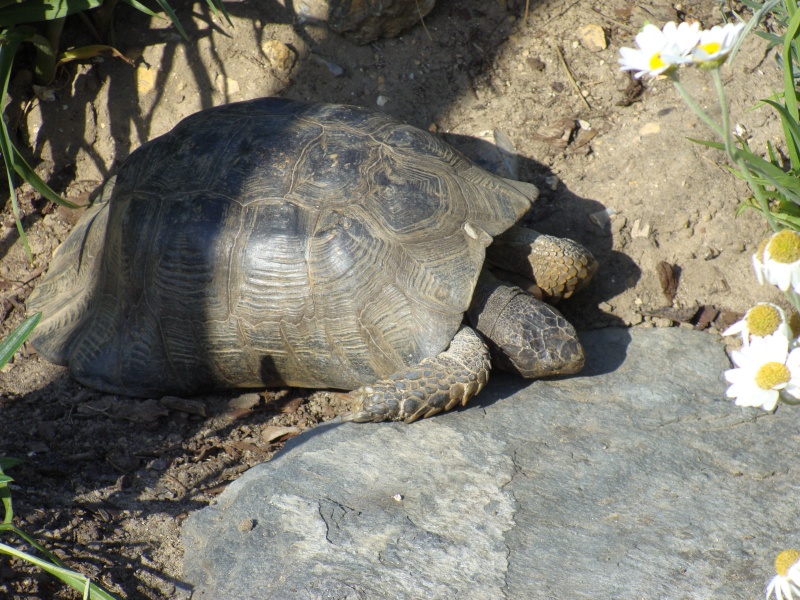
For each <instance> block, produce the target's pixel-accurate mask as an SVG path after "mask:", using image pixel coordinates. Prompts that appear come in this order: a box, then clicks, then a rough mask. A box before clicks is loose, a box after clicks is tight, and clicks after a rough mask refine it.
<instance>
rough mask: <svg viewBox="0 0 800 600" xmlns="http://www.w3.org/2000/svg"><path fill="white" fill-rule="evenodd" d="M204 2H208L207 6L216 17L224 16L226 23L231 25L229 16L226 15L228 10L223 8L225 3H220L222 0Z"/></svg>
mask: <svg viewBox="0 0 800 600" xmlns="http://www.w3.org/2000/svg"><path fill="white" fill-rule="evenodd" d="M206 4H208V7H209V8H210V9H211V10H212V12H213V13H214V15H215V16H216V17H217V18H218V19H219V18H220V15H222V16H224V17H225V20H226V21H227V22H228V25H230V26H231V27H233V23H232V22H231V17H230V15H228V11H227V10H226V9H225V5H224V4H223V3H222V0H206Z"/></svg>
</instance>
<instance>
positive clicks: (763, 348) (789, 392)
mask: <svg viewBox="0 0 800 600" xmlns="http://www.w3.org/2000/svg"><path fill="white" fill-rule="evenodd" d="M731 358H732V359H733V364H734V365H736V368H735V369H729V370H727V371H725V379H726V380H727V381H728V383H730V384H731V386H730V387H729V388H728V391H727V392H726V394H727V396H728V397H729V398H735V399H736V405H737V406H753V407H759V406H760V407H761V408H763V409H764V410H774V409H775V406H776V405H777V404H778V399H779V397H780V395H781V394H785V395H786V396H787V397H788V398H791V399H793V400H795V399H800V348H798V349H795V350H792V352H791V353H789V339H788V338H787V337H785V336H782V335H770V336H767V337H763V338H753V340H752V341H751V342H750V344H749V345H748V346H743V347H742V349H741V350H735V351H734V352H733V353H732V355H731Z"/></svg>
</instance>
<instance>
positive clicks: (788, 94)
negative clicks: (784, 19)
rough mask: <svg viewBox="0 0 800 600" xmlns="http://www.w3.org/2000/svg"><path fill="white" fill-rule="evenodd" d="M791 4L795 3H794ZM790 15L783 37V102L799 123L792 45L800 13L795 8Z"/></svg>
mask: <svg viewBox="0 0 800 600" xmlns="http://www.w3.org/2000/svg"><path fill="white" fill-rule="evenodd" d="M789 3H790V2H789V0H787V3H786V4H787V6H789ZM791 4H794V3H793V2H792V3H791ZM790 14H792V19H791V21H789V24H788V25H787V26H786V33H784V35H783V94H784V98H783V101H784V102H785V103H786V110H788V111H789V114H790V115H791V116H792V118H793V119H794V120H795V121H797V120H798V110H797V92H796V90H795V87H794V69H793V67H792V44H793V43H794V39H795V38H796V37H797V31H798V29H800V12H797V10H796V7H795V9H794V10H792V11H791V13H790Z"/></svg>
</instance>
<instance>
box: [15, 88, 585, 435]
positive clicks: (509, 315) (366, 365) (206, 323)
mask: <svg viewBox="0 0 800 600" xmlns="http://www.w3.org/2000/svg"><path fill="white" fill-rule="evenodd" d="M537 193H538V192H537V189H536V188H535V187H534V186H533V185H532V184H529V183H524V182H518V181H512V180H509V179H503V178H501V177H497V176H495V175H493V174H491V173H488V172H487V171H484V170H483V169H481V168H480V167H478V166H476V165H475V164H473V163H472V162H470V161H469V160H468V159H467V158H466V157H464V156H463V155H461V154H460V153H459V152H458V151H456V150H454V149H453V148H451V147H450V146H448V145H447V144H446V143H444V142H443V141H442V140H440V139H439V138H438V137H437V136H434V135H433V134H430V133H428V132H426V131H422V130H420V129H417V128H415V127H412V126H410V125H406V124H403V123H401V122H399V121H397V120H395V119H393V118H391V117H389V116H387V115H384V114H381V113H378V112H373V111H369V110H367V109H363V108H358V107H354V106H346V105H333V104H328V105H314V104H305V103H301V102H296V101H292V100H287V99H279V98H261V99H256V100H250V101H245V102H239V103H233V104H228V105H225V106H219V107H215V108H210V109H207V110H203V111H200V112H198V113H196V114H194V115H191V116H189V117H187V118H185V119H184V120H182V121H181V122H180V123H178V125H177V126H175V128H174V129H172V130H171V131H170V132H168V133H166V134H164V135H162V136H160V137H158V138H155V139H153V140H151V141H150V142H148V143H145V144H144V145H142V146H141V147H140V148H138V149H137V150H135V151H134V152H133V153H131V155H130V156H129V157H128V158H127V160H126V161H125V162H124V164H123V165H122V166H121V168H120V169H119V171H118V173H117V175H116V176H115V177H113V178H111V179H109V180H108V182H107V183H106V184H105V185H104V187H103V188H102V190H101V192H100V194H99V195H98V197H97V199H96V200H95V201H94V202H93V204H92V205H91V206H90V207H89V208H88V209H87V210H86V212H85V213H84V214H83V216H82V217H81V219H80V220H79V222H78V224H77V225H76V227H75V229H74V230H73V231H72V232H71V234H70V235H69V237H68V238H67V239H66V240H65V242H64V243H63V244H62V245H61V247H60V248H59V249H58V250H57V251H56V253H55V255H54V257H53V260H52V263H51V265H50V269H49V272H48V273H47V275H46V276H45V278H44V279H43V281H42V282H41V283H40V284H39V285H38V286H37V288H36V289H35V290H34V292H33V293H32V294H31V296H30V298H29V301H28V310H29V311H41V312H42V313H43V318H42V320H41V322H40V324H39V326H38V328H37V329H36V330H35V332H34V335H33V338H32V341H33V345H34V347H35V348H36V349H37V350H38V352H39V353H40V354H41V355H42V356H43V357H44V358H46V359H47V360H49V361H51V362H54V363H58V364H62V365H67V366H68V367H69V371H70V374H71V375H72V376H73V377H74V378H75V379H77V380H78V381H80V382H81V383H83V384H85V385H86V386H89V387H91V388H95V389H98V390H102V391H104V392H108V393H113V394H122V395H128V396H138V397H159V396H163V395H167V394H169V395H181V396H185V395H193V394H198V393H201V392H208V391H211V390H219V389H225V388H253V387H259V388H260V387H270V386H273V387H274V386H289V387H303V388H328V389H339V390H351V391H350V392H349V393H347V394H345V396H346V398H347V399H348V401H349V402H351V403H352V412H351V413H350V414H349V415H347V417H346V418H347V419H350V420H354V421H379V420H387V419H388V420H403V421H407V422H410V421H413V420H415V419H417V418H419V417H426V416H430V415H432V414H435V413H437V412H440V411H442V410H449V409H450V408H452V407H454V406H456V405H458V404H465V403H466V402H467V400H468V399H469V398H470V397H472V396H474V395H475V394H477V393H478V392H479V391H480V390H481V389H482V388H483V386H484V385H485V384H486V382H487V380H488V376H489V369H490V365H491V362H492V361H493V362H494V363H495V365H496V366H499V367H501V368H504V369H506V370H510V371H512V372H515V373H518V374H520V375H522V376H524V377H542V376H546V375H559V374H571V373H575V372H577V371H578V370H579V369H580V368H581V367H582V365H583V362H584V357H583V351H582V348H581V346H580V343H579V342H578V339H577V336H576V333H575V330H574V329H573V327H572V326H571V325H570V324H569V323H568V322H567V320H566V319H565V318H564V317H563V316H562V315H561V314H560V313H559V312H558V311H557V310H556V309H555V308H553V307H552V306H551V305H550V304H548V303H545V302H542V301H540V300H538V299H537V298H536V297H535V296H534V295H532V294H530V293H528V292H526V291H523V290H522V289H520V288H519V287H517V286H514V285H510V284H507V283H504V282H503V281H502V280H500V279H498V278H496V277H495V276H494V275H493V274H492V273H491V272H490V271H489V270H488V269H487V268H484V263H485V262H486V263H487V266H488V265H489V264H491V266H493V267H498V268H500V269H505V270H507V271H510V272H514V273H516V274H517V276H520V275H522V276H527V278H528V280H531V279H533V280H535V282H536V284H537V285H538V286H539V287H540V288H541V290H542V293H543V295H544V296H545V298H549V299H557V298H560V297H568V296H570V295H571V294H572V293H573V292H574V291H576V290H578V289H580V288H581V287H583V286H584V285H585V284H586V282H588V281H589V279H590V278H591V276H592V274H593V273H594V271H595V269H596V266H597V263H596V261H595V260H594V258H593V257H592V255H591V254H590V253H589V252H588V251H586V250H585V249H583V248H582V247H581V246H580V245H578V244H577V243H576V242H572V241H570V240H562V239H559V238H554V237H550V236H546V235H542V234H539V233H537V232H535V231H533V230H530V229H525V228H522V227H520V226H518V225H516V223H517V222H518V221H519V219H520V218H521V217H522V216H523V215H524V214H525V213H526V212H527V211H528V209H529V208H530V206H531V202H532V201H533V200H534V199H535V198H536V197H537ZM493 240H494V243H493ZM490 244H491V245H490ZM487 247H488V248H489V251H488V260H487ZM465 314H466V315H467V318H468V320H469V321H470V323H471V324H472V327H470V326H467V325H465V324H464V319H465ZM476 329H477V331H478V332H480V334H482V335H479V334H478V333H477V332H476V331H475V330H476ZM483 338H485V339H486V343H484V341H483ZM487 344H488V346H487ZM490 352H491V353H492V354H491V356H492V358H490Z"/></svg>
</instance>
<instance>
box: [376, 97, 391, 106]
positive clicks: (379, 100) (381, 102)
mask: <svg viewBox="0 0 800 600" xmlns="http://www.w3.org/2000/svg"><path fill="white" fill-rule="evenodd" d="M387 102H389V99H388V98H387V97H386V96H378V98H377V99H376V100H375V104H377V105H378V106H386V103H387Z"/></svg>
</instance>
